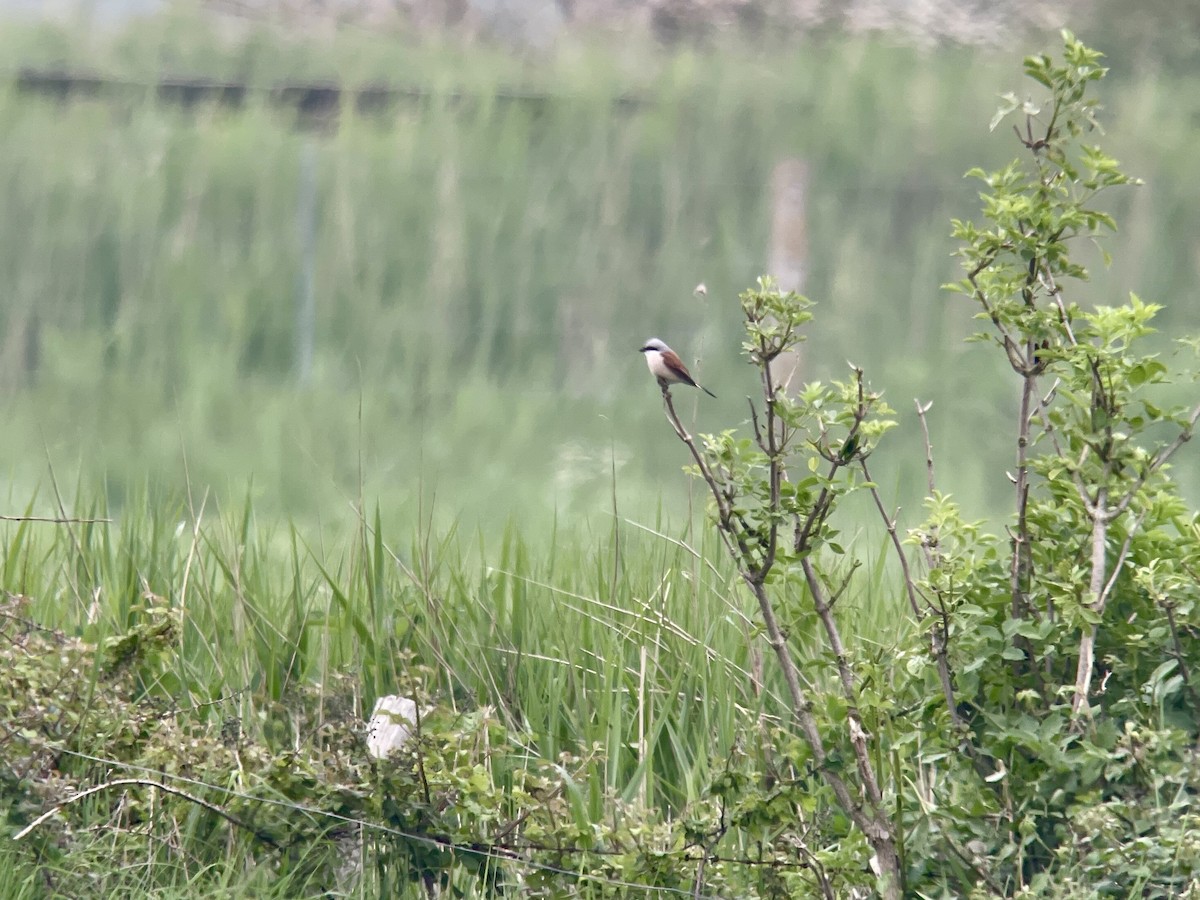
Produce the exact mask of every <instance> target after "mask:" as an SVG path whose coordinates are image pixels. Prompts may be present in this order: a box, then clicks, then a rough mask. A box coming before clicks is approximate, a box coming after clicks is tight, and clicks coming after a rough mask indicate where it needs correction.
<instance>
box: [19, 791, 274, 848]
mask: <svg viewBox="0 0 1200 900" xmlns="http://www.w3.org/2000/svg"><path fill="white" fill-rule="evenodd" d="M119 787H145V788H154V789H155V790H158V791H162V792H163V793H164V794H173V795H175V796H176V797H182V798H183V799H184V800H187V801H189V802H191V803H194V804H196V805H197V806H199V807H202V808H203V809H207V810H208V811H209V812H211V813H213V814H214V815H217V816H220V817H221V818H222V819H224V820H225V821H227V822H229V823H230V824H231V825H235V826H237V827H238V828H243V829H245V830H246V831H249V832H251V833H252V834H253V835H254V836H255V837H256V838H258V839H259V840H260V841H262V842H263V843H264V844H268V845H270V846H272V847H275V848H276V849H278V848H279V843H278V841H276V840H275V839H274V838H273V837H271V836H270V835H268V834H266V833H264V832H262V831H259V830H258V829H257V828H255V827H254V826H253V825H251V824H249V823H248V822H245V821H243V820H242V819H240V818H238V817H237V816H235V815H234V814H233V813H231V812H228V811H227V810H224V809H222V808H221V807H219V806H217V805H216V804H215V803H209V802H208V801H207V800H204V799H202V798H200V797H197V796H196V795H195V794H190V793H188V792H187V791H184V790H181V789H179V788H177V787H171V786H170V785H166V784H162V783H161V782H158V781H151V780H149V779H147V778H117V779H115V780H113V781H106V782H104V783H103V784H98V785H95V786H94V787H90V788H88V789H87V790H85V791H80V792H79V793H78V794H75V795H74V796H72V797H68V798H67V799H66V800H63V801H62V802H60V803H57V804H55V805H54V806H52V807H50V809H48V810H46V811H45V812H44V813H42V814H41V815H40V816H38V817H37V818H36V819H34V820H33V821H32V822H30V823H29V824H28V825H26V826H25V827H24V828H22V829H21V830H20V831H18V832H17V833H16V834H14V835H13V838H12V839H13V840H14V841H19V840H21V839H22V838H24V837H26V836H27V835H28V834H30V832H32V831H34V830H35V829H37V828H39V827H40V826H41V825H42V824H43V823H45V822H46V821H47V820H48V819H50V818H53V817H54V816H55V815H57V814H58V813H59V812H61V811H62V810H64V809H65V808H66V807H68V806H70V805H72V804H74V803H78V802H79V801H80V800H86V799H87V798H88V797H91V796H93V795H95V794H99V793H103V792H104V791H107V790H111V789H113V788H119Z"/></svg>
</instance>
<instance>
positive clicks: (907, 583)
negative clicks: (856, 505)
mask: <svg viewBox="0 0 1200 900" xmlns="http://www.w3.org/2000/svg"><path fill="white" fill-rule="evenodd" d="M858 464H859V465H860V466H861V467H862V472H863V477H864V478H866V479H867V483H868V484H870V485H871V489H870V490H871V499H873V500H874V501H875V508H876V509H877V510H879V515H880V516H881V517H882V518H883V524H884V527H885V528H886V529H887V533H888V537H889V538H890V539H891V541H892V547H893V548H895V550H896V557H897V558H898V559H899V560H900V572H901V574H902V575H903V576H904V590H905V593H906V594H907V596H908V605H909V607H910V608H911V609H912V611H913V615H914V616H916V617H917V621H920V620H921V619H922V618H924V616H923V614H922V613H921V607H920V605H919V604H918V603H917V585H916V583H915V582H914V581H913V577H912V571H911V570H910V569H909V567H908V557H907V556H906V555H905V553H904V545H903V544H901V543H900V536H899V535H898V534H897V533H896V520H897V519H898V518H899V517H900V511H899V510H896V515H894V516H891V517H890V518H889V516H888V514H887V510H886V509H885V508H884V506H883V499H882V498H881V497H880V496H879V488H877V487H875V481H874V479H872V478H871V473H870V471H869V470H868V469H867V461H866V460H865V459H860V460H859V461H858Z"/></svg>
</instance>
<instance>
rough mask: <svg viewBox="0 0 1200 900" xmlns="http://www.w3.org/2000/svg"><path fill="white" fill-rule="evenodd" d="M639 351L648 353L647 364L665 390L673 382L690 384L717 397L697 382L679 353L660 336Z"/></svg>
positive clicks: (649, 341) (714, 397)
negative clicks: (660, 338) (661, 339)
mask: <svg viewBox="0 0 1200 900" xmlns="http://www.w3.org/2000/svg"><path fill="white" fill-rule="evenodd" d="M638 352H639V353H644V354H646V366H647V368H649V369H650V374H651V375H653V376H654V377H655V378H657V379H658V386H659V387H660V388H662V389H663V391H664V392H666V390H667V388H668V387H670V386H671V385H673V384H689V385H691V386H692V387H694V388H700V390H702V391H704V393H706V394H708V396H710V397H712V398H713V399H714V400H715V399H716V397H717V395H716V394H714V393H713V392H712V391H710V390H709V389H708V388H706V387H703V386H701V385H699V384H696V380H695V379H694V378H692V373H691V372H689V371H688V370H687V366H685V365H684V364H683V360H681V359H680V358H679V354H678V353H676V352H675V351H674V350H672V349H671V348H670V347H668V346H667V345H666V344H664V343H663V342H662V341H660V340H659V339H658V338H650V340H648V341H646V343H645V344H643V345H642V349H641V350H640V351H638Z"/></svg>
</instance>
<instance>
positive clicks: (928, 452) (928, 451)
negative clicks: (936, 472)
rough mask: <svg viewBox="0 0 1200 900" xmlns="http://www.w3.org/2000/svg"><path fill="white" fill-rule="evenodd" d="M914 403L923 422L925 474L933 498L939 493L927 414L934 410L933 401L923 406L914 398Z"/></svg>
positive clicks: (918, 416)
mask: <svg viewBox="0 0 1200 900" xmlns="http://www.w3.org/2000/svg"><path fill="white" fill-rule="evenodd" d="M913 403H915V404H916V406H917V418H918V419H920V420H921V436H922V437H923V438H924V440H925V472H926V473H927V474H928V476H929V496H930V497H932V496H933V495H934V494H936V493H937V487H936V484H935V482H934V478H933V443H932V442H931V441H930V440H929V422H928V420H927V419H926V418H925V414H926V413H927V412H929V410H931V409H933V401H932V400H930V401H929V402H928V403H926V404H923V405H922V403H921V401H920V400H918V399H915V398H914V399H913Z"/></svg>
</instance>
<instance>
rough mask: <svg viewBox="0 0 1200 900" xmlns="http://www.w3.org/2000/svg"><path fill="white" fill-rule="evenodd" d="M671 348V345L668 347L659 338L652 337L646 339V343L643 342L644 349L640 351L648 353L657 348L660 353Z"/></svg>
mask: <svg viewBox="0 0 1200 900" xmlns="http://www.w3.org/2000/svg"><path fill="white" fill-rule="evenodd" d="M670 349H671V348H670V347H668V346H667V345H666V344H664V343H663V342H662V341H660V340H659V339H658V338H650V340H648V341H646V343H644V344H642V349H641V350H639V351H638V352H639V353H646V352H648V351H650V350H657V351H658V352H659V353H662V352H663V351H664V350H670Z"/></svg>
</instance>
